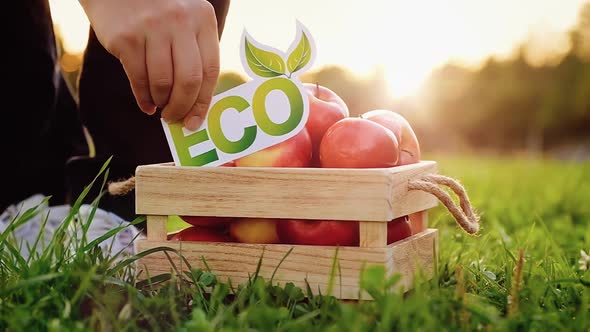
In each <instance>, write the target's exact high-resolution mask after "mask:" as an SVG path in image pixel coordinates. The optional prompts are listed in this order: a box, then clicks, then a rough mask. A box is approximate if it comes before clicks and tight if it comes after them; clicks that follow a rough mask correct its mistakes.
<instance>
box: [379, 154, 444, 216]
mask: <svg viewBox="0 0 590 332" xmlns="http://www.w3.org/2000/svg"><path fill="white" fill-rule="evenodd" d="M390 170H391V173H390V175H389V181H390V182H389V183H390V186H391V187H390V189H391V193H390V195H389V197H390V201H389V204H390V205H389V206H390V209H389V211H390V217H391V219H395V218H398V217H402V216H405V215H409V214H411V213H414V212H418V211H423V210H428V209H430V208H433V207H435V206H437V204H438V199H437V198H436V197H435V196H433V195H431V194H429V193H426V192H423V191H417V190H408V182H410V181H411V180H416V179H419V178H420V177H421V176H424V175H426V174H436V173H437V164H436V162H434V161H423V162H420V163H418V164H413V165H405V166H400V167H395V168H392V169H390Z"/></svg>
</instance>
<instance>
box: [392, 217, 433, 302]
mask: <svg viewBox="0 0 590 332" xmlns="http://www.w3.org/2000/svg"><path fill="white" fill-rule="evenodd" d="M437 251H438V231H437V230H436V229H427V230H425V231H423V232H421V233H419V234H416V235H414V236H412V237H411V238H409V239H406V240H402V241H400V242H397V245H396V246H394V247H393V252H392V255H393V264H392V265H391V268H392V270H391V271H392V272H394V273H395V272H398V271H403V272H402V273H401V277H402V278H401V280H400V285H399V286H403V287H404V288H405V289H406V290H408V289H411V288H412V283H413V280H414V275H415V273H416V272H419V273H422V274H423V275H424V276H425V277H427V278H432V276H434V274H435V270H436V261H437V259H438V258H437ZM418 270H420V271H418Z"/></svg>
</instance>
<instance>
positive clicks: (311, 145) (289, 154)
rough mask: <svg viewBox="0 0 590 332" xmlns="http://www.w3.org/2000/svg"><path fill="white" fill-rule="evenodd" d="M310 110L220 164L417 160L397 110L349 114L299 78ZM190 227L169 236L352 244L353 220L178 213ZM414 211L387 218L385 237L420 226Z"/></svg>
mask: <svg viewBox="0 0 590 332" xmlns="http://www.w3.org/2000/svg"><path fill="white" fill-rule="evenodd" d="M305 88H306V91H307V94H308V97H309V106H310V113H309V118H308V121H307V124H306V126H305V128H304V129H303V130H302V131H300V132H299V133H298V134H297V135H295V136H294V137H292V138H290V139H288V140H286V141H284V142H282V143H279V144H277V145H274V146H272V147H269V148H266V149H264V150H261V151H258V152H256V153H253V154H251V155H248V156H245V157H243V158H240V159H237V160H235V161H234V162H231V163H228V164H225V165H223V166H224V167H323V168H386V167H395V166H401V165H407V164H412V163H417V162H419V161H420V146H419V144H418V139H417V138H416V135H415V133H414V130H413V129H412V127H411V126H410V124H409V123H408V121H407V120H406V119H405V118H404V117H402V116H401V115H399V114H397V113H395V112H392V111H388V110H374V111H369V112H367V113H364V114H362V115H361V116H360V117H357V118H353V117H349V111H348V107H347V105H346V104H345V103H344V101H343V100H342V98H340V97H339V96H338V95H337V94H336V93H334V92H333V91H331V90H330V89H328V88H326V87H323V86H319V85H317V84H305ZM181 218H182V219H183V220H184V221H186V222H187V223H189V224H191V225H192V227H189V228H186V229H184V230H182V231H180V232H178V233H176V234H174V235H172V236H171V237H170V239H171V240H181V241H207V242H243V243H285V244H306V245H330V246H358V244H359V226H358V222H355V221H334V220H278V219H262V218H221V217H190V216H182V217H181ZM423 227H424V226H423V225H422V220H421V217H420V215H419V214H413V215H410V216H404V217H401V218H397V219H395V220H393V221H390V222H389V223H388V227H387V232H388V233H387V242H388V243H393V242H395V241H399V240H401V239H404V238H406V237H409V236H411V235H412V234H414V233H418V232H420V231H422V230H423Z"/></svg>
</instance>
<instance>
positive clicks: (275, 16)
mask: <svg viewBox="0 0 590 332" xmlns="http://www.w3.org/2000/svg"><path fill="white" fill-rule="evenodd" d="M585 1H586V0H518V1H515V0H493V1H490V0H362V1H350V0H340V1H339V0H322V1H317V0H299V1H270V0H248V1H245V0H233V1H232V3H231V8H230V12H229V15H228V18H227V23H226V27H225V31H224V35H223V38H222V41H221V67H222V70H234V71H239V72H242V73H244V70H243V69H242V65H241V62H240V50H239V46H240V36H241V34H242V31H243V29H244V28H245V29H247V30H248V32H249V33H250V34H251V35H252V36H253V37H254V38H255V39H256V40H258V41H259V42H261V43H263V44H267V45H271V46H273V47H276V48H279V49H282V50H286V48H287V47H288V46H289V44H290V43H291V41H292V39H293V38H294V35H295V21H296V20H299V21H301V22H302V23H303V24H304V25H305V26H307V27H308V29H309V30H310V31H311V33H312V35H313V38H314V40H315V42H316V46H317V57H316V62H315V64H314V67H313V68H320V67H321V66H324V65H328V64H335V65H342V66H344V67H346V68H348V69H349V70H351V71H352V72H354V73H356V74H359V75H364V74H368V73H370V72H371V71H373V70H375V68H376V67H378V66H381V67H382V68H384V70H385V72H386V77H387V79H388V83H389V86H390V88H391V91H392V94H394V95H396V96H405V95H411V94H412V93H415V92H416V91H417V89H418V88H419V87H420V85H421V83H422V82H423V81H424V80H425V79H426V78H427V76H428V74H429V73H430V72H431V71H432V69H434V68H436V67H437V66H440V65H441V64H444V63H445V62H448V61H453V62H460V63H463V64H466V65H473V66H476V65H478V64H480V63H481V61H483V60H484V59H485V58H486V57H488V56H490V55H497V56H500V57H506V56H509V55H510V54H512V53H513V51H514V49H515V47H516V46H517V45H518V43H520V42H522V41H523V40H525V39H527V37H530V36H532V37H533V38H532V39H533V40H535V41H536V42H535V43H534V46H535V47H534V50H535V53H534V54H533V60H537V61H539V60H540V59H543V58H545V56H546V55H547V54H549V55H555V54H559V53H563V52H565V51H567V48H568V47H569V44H568V40H567V38H566V35H565V34H564V32H565V31H567V30H568V29H569V28H570V27H571V26H573V24H574V23H575V22H576V19H577V15H578V11H579V9H580V7H581V5H582V4H583V3H584V2H585ZM50 3H51V6H52V13H53V17H54V20H55V22H56V24H57V25H58V26H59V30H60V32H61V34H62V35H63V37H64V39H65V47H66V48H67V50H68V51H70V52H81V51H83V49H84V47H85V45H86V38H87V31H88V20H87V19H86V17H85V16H84V12H83V11H82V9H81V8H80V6H79V4H78V2H77V0H50Z"/></svg>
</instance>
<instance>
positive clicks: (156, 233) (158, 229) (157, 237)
mask: <svg viewBox="0 0 590 332" xmlns="http://www.w3.org/2000/svg"><path fill="white" fill-rule="evenodd" d="M167 220H168V217H167V216H154V215H149V216H147V238H148V240H150V241H166V236H167V233H166V221H167Z"/></svg>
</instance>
